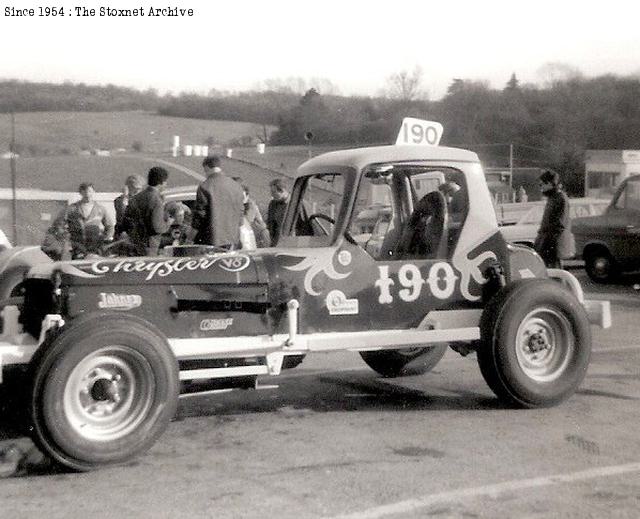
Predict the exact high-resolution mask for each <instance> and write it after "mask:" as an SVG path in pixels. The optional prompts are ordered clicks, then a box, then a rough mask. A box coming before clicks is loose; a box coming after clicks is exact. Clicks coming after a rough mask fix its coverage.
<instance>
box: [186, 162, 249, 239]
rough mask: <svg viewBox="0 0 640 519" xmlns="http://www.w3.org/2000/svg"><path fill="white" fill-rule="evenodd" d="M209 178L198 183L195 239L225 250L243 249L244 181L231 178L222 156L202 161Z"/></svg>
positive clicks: (194, 219)
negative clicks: (241, 183)
mask: <svg viewBox="0 0 640 519" xmlns="http://www.w3.org/2000/svg"><path fill="white" fill-rule="evenodd" d="M202 168H203V169H204V172H205V174H206V175H207V178H206V179H205V180H203V181H202V183H201V184H200V185H199V186H198V191H197V192H196V204H195V209H194V211H193V227H194V229H196V230H197V231H198V234H197V235H196V238H195V242H196V243H200V244H203V245H215V246H217V247H222V248H225V249H229V250H231V249H236V248H240V226H241V225H242V218H243V216H244V192H243V190H242V187H241V186H240V184H238V183H237V182H236V181H235V180H233V179H231V178H229V177H227V176H226V175H225V174H224V173H223V171H222V168H221V167H220V157H218V156H217V155H212V156H209V157H206V158H205V159H204V160H203V161H202Z"/></svg>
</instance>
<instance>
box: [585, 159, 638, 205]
mask: <svg viewBox="0 0 640 519" xmlns="http://www.w3.org/2000/svg"><path fill="white" fill-rule="evenodd" d="M584 166H585V184H584V195H585V196H588V197H594V198H611V196H612V195H613V193H614V191H615V188H616V187H617V186H618V185H619V184H620V182H622V181H623V180H624V179H625V178H627V177H629V176H631V175H636V174H640V150H587V151H586V152H585V160H584Z"/></svg>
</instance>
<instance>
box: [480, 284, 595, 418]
mask: <svg viewBox="0 0 640 519" xmlns="http://www.w3.org/2000/svg"><path fill="white" fill-rule="evenodd" d="M480 336H481V339H480V346H479V347H478V350H477V353H478V363H479V365H480V371H481V372H482V375H483V377H484V379H485V381H486V382H487V384H488V385H489V387H490V388H491V389H492V390H493V392H494V393H495V394H496V395H497V396H498V397H499V398H500V399H501V400H504V401H505V402H507V403H509V404H513V405H516V406H518V407H527V408H535V407H547V406H551V405H554V404H557V403H559V402H561V401H562V400H565V399H566V398H568V397H569V396H571V395H572V394H573V393H574V392H575V390H576V388H577V387H578V386H579V385H580V383H581V382H582V380H583V378H584V376H585V374H586V372H587V366H588V364H589V358H590V355H591V330H590V327H589V321H588V319H587V316H586V313H585V311H584V308H582V305H581V304H580V302H579V301H578V300H577V299H576V298H575V297H574V295H573V294H572V293H571V292H569V291H568V290H567V289H565V288H563V287H562V286H560V285H559V284H558V283H557V282H556V281H552V280H548V279H526V280H519V281H516V282H514V283H511V284H510V285H507V286H506V287H504V288H503V289H502V290H501V291H500V292H498V293H497V294H496V295H495V296H494V297H493V298H492V299H491V301H490V302H489V304H488V305H487V307H486V308H485V310H484V312H483V314H482V318H481V321H480Z"/></svg>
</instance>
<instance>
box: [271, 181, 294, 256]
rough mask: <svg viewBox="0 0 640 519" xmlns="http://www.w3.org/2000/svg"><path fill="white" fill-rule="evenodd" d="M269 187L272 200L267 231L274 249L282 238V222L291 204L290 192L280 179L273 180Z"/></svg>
mask: <svg viewBox="0 0 640 519" xmlns="http://www.w3.org/2000/svg"><path fill="white" fill-rule="evenodd" d="M269 187H270V188H271V197H272V199H271V201H270V202H269V208H268V209H267V229H268V231H269V235H270V236H271V246H272V247H274V246H275V245H276V243H277V242H278V238H280V232H281V230H282V221H283V220H284V214H285V211H286V209H287V203H288V202H289V192H288V191H287V189H286V188H285V186H284V182H283V181H282V179H280V178H276V179H274V180H272V181H271V183H270V184H269Z"/></svg>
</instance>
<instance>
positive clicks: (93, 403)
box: [63, 345, 155, 441]
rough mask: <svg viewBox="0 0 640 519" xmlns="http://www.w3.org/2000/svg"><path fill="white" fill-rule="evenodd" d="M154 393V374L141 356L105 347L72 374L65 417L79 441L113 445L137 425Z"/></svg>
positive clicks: (85, 359) (133, 352)
mask: <svg viewBox="0 0 640 519" xmlns="http://www.w3.org/2000/svg"><path fill="white" fill-rule="evenodd" d="M154 393H155V380H154V377H153V371H152V369H151V366H150V365H149V362H148V361H147V360H146V359H145V358H144V356H143V355H141V354H140V353H138V352H137V351H135V350H133V349H131V348H129V347H126V346H120V345H113V346H108V347H105V348H101V349H100V350H98V351H96V352H94V353H92V354H91V355H89V356H88V357H85V358H84V359H82V361H81V362H80V363H79V364H78V365H77V366H76V367H75V368H74V369H73V371H72V372H71V374H70V376H69V379H68V381H67V384H66V386H65V389H64V396H63V408H64V414H65V416H66V417H67V420H68V421H69V424H70V425H71V427H72V428H73V430H74V431H75V432H76V433H77V434H78V435H80V436H81V437H83V438H86V439H87V440H91V441H113V440H117V439H119V438H122V437H124V436H126V435H127V434H130V433H131V432H132V431H134V430H135V429H136V427H138V426H139V425H140V423H141V422H142V421H143V420H144V419H145V417H146V416H147V414H148V412H149V409H150V408H151V406H152V403H153V395H154Z"/></svg>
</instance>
